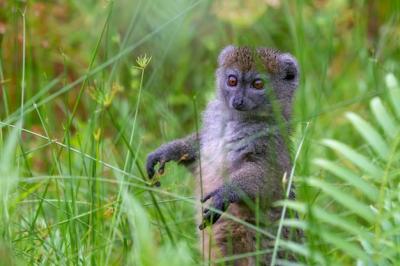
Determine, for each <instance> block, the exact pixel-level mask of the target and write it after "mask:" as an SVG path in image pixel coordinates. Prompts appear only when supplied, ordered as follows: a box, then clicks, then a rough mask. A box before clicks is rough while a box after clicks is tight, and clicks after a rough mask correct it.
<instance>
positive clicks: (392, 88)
mask: <svg viewBox="0 0 400 266" xmlns="http://www.w3.org/2000/svg"><path fill="white" fill-rule="evenodd" d="M385 81H386V86H387V87H388V88H389V95H390V100H391V102H392V106H393V109H394V110H395V112H396V115H397V117H398V118H400V87H399V84H398V82H397V79H396V77H395V76H394V75H393V73H389V74H387V75H386V77H385Z"/></svg>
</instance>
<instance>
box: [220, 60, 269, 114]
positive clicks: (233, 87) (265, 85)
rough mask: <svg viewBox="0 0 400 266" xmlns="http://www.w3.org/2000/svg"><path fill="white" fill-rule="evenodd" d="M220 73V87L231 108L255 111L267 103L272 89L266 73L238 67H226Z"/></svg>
mask: <svg viewBox="0 0 400 266" xmlns="http://www.w3.org/2000/svg"><path fill="white" fill-rule="evenodd" d="M220 74H221V75H222V77H220V79H221V81H220V89H221V90H222V94H223V96H224V98H225V102H226V103H227V105H228V106H229V108H232V109H236V110H238V111H253V110H256V109H258V108H260V107H262V106H264V105H266V103H267V97H266V93H267V90H269V89H270V85H269V80H268V76H267V75H266V74H262V73H259V72H257V71H254V70H251V71H241V70H240V69H237V68H224V69H223V70H222V71H220Z"/></svg>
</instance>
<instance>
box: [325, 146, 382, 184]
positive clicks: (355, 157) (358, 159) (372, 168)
mask: <svg viewBox="0 0 400 266" xmlns="http://www.w3.org/2000/svg"><path fill="white" fill-rule="evenodd" d="M322 144H324V145H325V146H327V147H329V148H331V149H333V150H335V151H337V152H339V153H340V154H341V155H343V156H344V157H345V158H347V159H348V160H350V161H351V162H352V163H354V164H355V165H357V166H358V167H359V168H360V169H362V170H363V171H365V172H366V173H367V174H369V175H371V177H373V178H375V179H379V178H380V177H382V176H383V170H382V169H380V168H379V167H378V166H376V165H375V164H373V163H372V162H371V161H370V159H369V158H368V157H366V156H364V155H362V154H360V153H358V152H356V151H355V150H354V149H352V148H350V147H349V146H347V145H346V144H343V143H341V142H339V141H336V140H332V139H325V140H323V141H322Z"/></svg>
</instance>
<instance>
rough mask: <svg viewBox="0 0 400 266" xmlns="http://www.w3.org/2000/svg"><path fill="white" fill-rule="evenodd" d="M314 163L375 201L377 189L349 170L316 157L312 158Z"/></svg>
mask: <svg viewBox="0 0 400 266" xmlns="http://www.w3.org/2000/svg"><path fill="white" fill-rule="evenodd" d="M314 163H315V164H316V165H318V166H319V167H321V168H324V169H325V170H327V171H329V172H331V173H332V174H334V175H335V176H337V177H339V178H340V179H342V180H343V181H345V182H347V183H349V184H350V185H352V186H353V187H355V188H357V189H359V190H360V191H362V192H363V193H364V195H365V196H366V197H368V198H369V199H370V200H371V201H373V202H375V201H376V200H377V197H378V194H379V190H378V189H377V188H376V187H375V186H374V185H372V184H370V183H368V182H367V181H365V180H364V179H362V178H361V177H359V176H358V175H356V174H355V173H353V172H351V171H350V170H348V169H346V168H344V167H341V166H339V165H337V164H335V163H333V162H330V161H327V160H324V159H316V160H314Z"/></svg>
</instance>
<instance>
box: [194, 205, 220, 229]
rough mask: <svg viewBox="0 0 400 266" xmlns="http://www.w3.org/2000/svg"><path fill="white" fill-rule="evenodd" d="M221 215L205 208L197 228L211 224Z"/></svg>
mask: <svg viewBox="0 0 400 266" xmlns="http://www.w3.org/2000/svg"><path fill="white" fill-rule="evenodd" d="M220 217H221V214H219V213H217V212H214V211H212V210H210V209H205V210H204V212H203V221H202V223H201V224H200V225H199V229H200V230H203V229H204V228H206V227H207V226H208V225H213V224H214V223H215V222H217V221H218V219H219V218H220Z"/></svg>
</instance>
